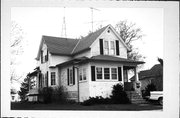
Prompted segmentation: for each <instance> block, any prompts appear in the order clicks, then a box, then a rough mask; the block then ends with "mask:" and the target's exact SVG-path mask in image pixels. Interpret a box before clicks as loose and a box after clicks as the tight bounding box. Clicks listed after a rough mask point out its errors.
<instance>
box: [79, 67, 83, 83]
mask: <svg viewBox="0 0 180 118" xmlns="http://www.w3.org/2000/svg"><path fill="white" fill-rule="evenodd" d="M79 80H80V81H82V80H83V74H82V69H81V68H80V69H79Z"/></svg>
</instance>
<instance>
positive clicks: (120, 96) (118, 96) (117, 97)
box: [82, 84, 130, 105]
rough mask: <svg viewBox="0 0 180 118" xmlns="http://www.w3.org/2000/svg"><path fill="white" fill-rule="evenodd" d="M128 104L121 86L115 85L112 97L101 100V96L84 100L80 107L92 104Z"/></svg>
mask: <svg viewBox="0 0 180 118" xmlns="http://www.w3.org/2000/svg"><path fill="white" fill-rule="evenodd" d="M127 103H130V100H129V98H128V97H127V94H126V92H125V91H124V87H123V85H121V84H116V85H114V86H113V90H112V95H111V96H110V98H103V97H102V96H96V97H90V98H89V99H88V100H85V101H84V102H83V103H82V105H92V104H127Z"/></svg>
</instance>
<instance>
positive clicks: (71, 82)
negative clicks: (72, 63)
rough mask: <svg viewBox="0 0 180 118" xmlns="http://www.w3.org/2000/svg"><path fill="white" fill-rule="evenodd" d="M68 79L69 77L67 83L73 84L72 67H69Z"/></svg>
mask: <svg viewBox="0 0 180 118" xmlns="http://www.w3.org/2000/svg"><path fill="white" fill-rule="evenodd" d="M71 72H72V73H71ZM71 74H72V75H71ZM68 79H69V85H70V86H72V85H73V69H72V68H69V78H68ZM71 79H72V81H71Z"/></svg>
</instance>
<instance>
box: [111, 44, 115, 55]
mask: <svg viewBox="0 0 180 118" xmlns="http://www.w3.org/2000/svg"><path fill="white" fill-rule="evenodd" d="M110 46H111V48H110V54H111V55H115V42H114V41H111V44H110Z"/></svg>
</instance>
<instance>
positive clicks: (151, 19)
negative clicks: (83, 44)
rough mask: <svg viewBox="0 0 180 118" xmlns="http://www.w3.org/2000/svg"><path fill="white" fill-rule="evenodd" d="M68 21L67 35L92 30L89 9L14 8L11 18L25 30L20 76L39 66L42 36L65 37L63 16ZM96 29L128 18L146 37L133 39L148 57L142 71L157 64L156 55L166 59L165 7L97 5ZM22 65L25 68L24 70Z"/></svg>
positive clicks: (78, 35)
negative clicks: (38, 54) (164, 48)
mask: <svg viewBox="0 0 180 118" xmlns="http://www.w3.org/2000/svg"><path fill="white" fill-rule="evenodd" d="M64 16H65V22H66V35H67V38H79V37H80V36H86V35H87V34H88V32H89V31H91V30H92V28H91V27H92V26H91V23H90V22H91V19H92V11H91V9H90V8H88V7H87V8H85V7H84V8H69V7H66V8H62V7H13V8H11V21H15V22H17V24H18V25H19V26H21V28H22V29H23V32H24V33H25V35H24V39H23V40H24V41H25V45H24V53H23V54H22V55H21V56H20V57H19V58H18V60H19V64H18V65H17V66H16V70H17V73H18V74H19V75H22V74H24V75H26V74H27V73H28V72H32V71H33V69H34V68H35V67H36V66H37V62H36V60H35V58H36V56H37V52H38V48H39V44H40V40H41V38H42V35H48V36H56V37H61V36H62V29H63V28H62V25H63V17H64ZM93 20H94V28H93V30H96V29H97V28H98V27H99V26H100V25H102V26H106V25H108V24H111V25H112V26H115V24H116V23H118V21H122V20H127V21H128V22H132V23H136V26H137V27H138V28H141V30H142V34H144V37H143V38H142V40H138V41H136V42H133V45H134V46H135V47H136V48H138V50H139V53H140V54H142V55H143V56H145V57H146V58H145V60H144V61H145V62H146V63H145V64H144V66H143V68H142V70H145V69H150V68H151V67H152V66H153V65H154V64H158V63H159V62H158V61H157V57H160V58H163V9H162V8H95V10H93ZM22 68H23V69H22Z"/></svg>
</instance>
